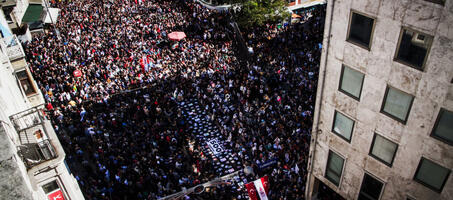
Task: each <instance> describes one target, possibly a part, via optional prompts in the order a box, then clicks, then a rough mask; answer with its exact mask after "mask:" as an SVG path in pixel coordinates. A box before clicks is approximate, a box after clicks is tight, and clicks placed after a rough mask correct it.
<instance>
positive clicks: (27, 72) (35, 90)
mask: <svg viewBox="0 0 453 200" xmlns="http://www.w3.org/2000/svg"><path fill="white" fill-rule="evenodd" d="M21 72H25V75H26V76H27V78H19V76H18V74H19V73H21ZM14 74H15V76H16V79H17V81H18V83H19V86H20V88H21V90H22V91H23V92H24V94H25V96H27V97H29V96H33V95H36V94H37V93H38V89H37V88H36V87H35V84H34V83H33V82H34V79H33V77H32V76H31V74H30V72H29V71H28V69H27V68H24V69H23V70H22V69H21V70H17V71H15V72H14ZM27 79H28V81H29V82H30V86H31V88H32V89H33V92H32V93H29V94H27V92H26V91H25V89H24V87H23V85H22V81H23V80H27Z"/></svg>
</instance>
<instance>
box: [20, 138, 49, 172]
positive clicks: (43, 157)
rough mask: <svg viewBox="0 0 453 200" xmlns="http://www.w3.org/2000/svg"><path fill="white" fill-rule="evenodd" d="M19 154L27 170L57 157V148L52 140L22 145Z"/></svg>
mask: <svg viewBox="0 0 453 200" xmlns="http://www.w3.org/2000/svg"><path fill="white" fill-rule="evenodd" d="M18 154H19V156H20V157H21V158H22V160H23V161H24V164H25V166H26V167H27V169H30V168H32V167H34V166H36V165H39V164H41V163H43V162H45V161H48V160H52V159H54V158H56V157H57V153H56V151H55V148H54V147H53V145H52V143H51V142H50V140H43V141H40V142H38V143H29V144H23V145H20V146H19V150H18Z"/></svg>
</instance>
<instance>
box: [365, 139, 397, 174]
mask: <svg viewBox="0 0 453 200" xmlns="http://www.w3.org/2000/svg"><path fill="white" fill-rule="evenodd" d="M397 149H398V144H396V143H394V142H392V141H390V140H388V139H386V138H384V137H382V136H380V135H378V134H374V137H373V142H372V143H371V149H370V155H371V156H372V157H374V158H376V159H377V160H379V161H381V162H383V163H384V164H386V165H388V166H392V164H393V159H394V158H395V154H396V150H397Z"/></svg>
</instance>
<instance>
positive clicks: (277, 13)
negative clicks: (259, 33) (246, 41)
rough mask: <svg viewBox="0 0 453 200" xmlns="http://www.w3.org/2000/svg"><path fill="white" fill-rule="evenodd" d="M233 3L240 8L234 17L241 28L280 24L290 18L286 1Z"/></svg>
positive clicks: (268, 0) (234, 0) (267, 0)
mask: <svg viewBox="0 0 453 200" xmlns="http://www.w3.org/2000/svg"><path fill="white" fill-rule="evenodd" d="M231 3H233V4H236V5H238V6H239V9H236V12H235V14H234V16H235V19H236V21H237V22H238V24H239V25H240V26H241V27H248V26H261V25H264V24H266V23H278V22H282V21H283V20H285V19H288V18H289V17H290V13H289V12H288V9H287V7H286V6H287V2H286V1H285V0H231ZM233 7H235V6H233Z"/></svg>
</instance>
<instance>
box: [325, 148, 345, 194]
mask: <svg viewBox="0 0 453 200" xmlns="http://www.w3.org/2000/svg"><path fill="white" fill-rule="evenodd" d="M343 164H344V159H343V158H342V157H340V156H339V155H337V154H336V153H334V152H333V151H329V157H328V158H327V167H326V178H327V180H329V181H331V182H332V183H333V184H335V185H336V186H338V185H339V184H340V179H341V173H342V172H343Z"/></svg>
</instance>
